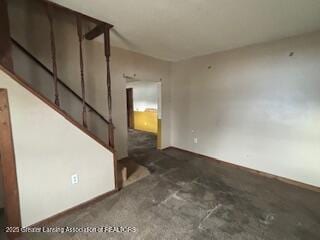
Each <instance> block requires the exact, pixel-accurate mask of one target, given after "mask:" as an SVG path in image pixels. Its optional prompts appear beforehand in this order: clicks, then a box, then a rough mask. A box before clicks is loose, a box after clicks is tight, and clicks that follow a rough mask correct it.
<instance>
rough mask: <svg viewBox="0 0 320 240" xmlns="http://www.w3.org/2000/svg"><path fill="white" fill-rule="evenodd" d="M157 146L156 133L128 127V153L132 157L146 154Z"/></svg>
mask: <svg viewBox="0 0 320 240" xmlns="http://www.w3.org/2000/svg"><path fill="white" fill-rule="evenodd" d="M156 148H157V135H156V134H154V133H149V132H143V131H139V130H134V129H129V131H128V154H129V156H132V157H137V158H138V157H139V156H140V155H146V154H147V153H149V152H150V151H153V150H156Z"/></svg>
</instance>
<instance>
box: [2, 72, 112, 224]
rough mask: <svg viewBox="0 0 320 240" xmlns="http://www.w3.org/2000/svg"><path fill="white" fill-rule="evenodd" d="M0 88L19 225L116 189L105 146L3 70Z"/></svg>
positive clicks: (110, 159)
mask: <svg viewBox="0 0 320 240" xmlns="http://www.w3.org/2000/svg"><path fill="white" fill-rule="evenodd" d="M0 88H5V89H7V90H8V95H9V106H10V115H11V123H12V133H13V142H14V148H15V157H16V166H17V178H18V187H19V195H20V209H21V218H22V225H23V226H24V227H25V226H28V225H31V224H34V223H36V222H38V221H41V220H44V219H46V218H48V217H51V216H53V215H55V214H57V213H60V212H62V211H64V210H66V209H69V208H71V207H74V206H76V205H79V204H81V203H83V202H86V201H88V200H90V199H92V198H94V197H97V196H99V195H101V194H104V193H106V192H109V191H112V190H114V189H115V180H114V161H113V154H112V153H111V152H110V151H109V150H107V149H106V148H104V147H103V146H102V145H100V144H98V143H97V142H96V141H95V140H93V139H92V138H90V137H89V136H88V135H87V134H85V133H84V132H82V131H81V130H80V129H79V128H77V127H75V126H74V125H73V124H71V123H70V122H69V121H67V120H66V119H65V118H64V117H63V116H62V115H61V114H59V113H57V112H56V111H55V110H53V109H52V108H50V107H48V105H46V104H45V103H44V102H43V101H41V100H40V99H38V98H37V97H35V96H34V95H32V94H31V93H30V92H29V91H27V90H26V89H25V88H23V87H22V86H21V85H19V84H18V83H17V82H15V81H14V80H13V79H12V78H11V77H9V76H8V75H7V74H5V73H4V72H3V71H0ZM73 174H78V176H79V183H78V184H76V185H72V184H71V176H72V175H73Z"/></svg>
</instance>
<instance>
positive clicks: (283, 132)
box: [171, 32, 320, 186]
mask: <svg viewBox="0 0 320 240" xmlns="http://www.w3.org/2000/svg"><path fill="white" fill-rule="evenodd" d="M290 55H292V56H290ZM319 76H320V32H317V33H313V34H309V35H304V36H300V37H295V38H289V39H284V40H281V41H276V42H270V43H265V44H259V45H254V46H250V47H246V48H241V49H236V50H232V51H227V52H222V53H217V54H212V55H208V56H202V57H197V58H193V59H190V60H186V61H181V62H178V63H176V64H173V66H172V93H171V94H172V143H173V145H174V146H176V147H179V148H183V149H187V150H190V151H193V152H196V153H200V154H204V155H208V156H211V157H215V158H218V159H220V160H223V161H227V162H230V163H234V164H237V165H241V166H245V167H248V168H252V169H256V170H260V171H264V172H267V173H271V174H275V175H278V176H282V177H286V178H289V179H293V180H297V181H300V182H304V183H307V184H312V185H315V186H320V177H319V173H320V161H319V159H320V147H319V142H320V128H319V122H320V94H319V90H320V81H319ZM195 138H196V139H195Z"/></svg>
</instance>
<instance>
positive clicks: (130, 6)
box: [51, 0, 320, 61]
mask: <svg viewBox="0 0 320 240" xmlns="http://www.w3.org/2000/svg"><path fill="white" fill-rule="evenodd" d="M51 1H53V2H56V3H59V4H61V5H64V6H66V7H69V8H72V9H75V10H77V11H80V12H83V13H85V14H88V15H91V16H93V17H96V18H98V19H101V20H103V21H107V22H109V23H111V24H113V25H114V26H115V28H114V32H113V34H112V45H113V46H117V47H120V48H125V49H129V50H132V51H136V52H139V53H143V54H146V55H150V56H153V57H157V58H160V59H164V60H170V61H177V60H181V59H186V58H190V57H193V56H198V55H204V54H209V53H213V52H218V51H223V50H227V49H232V48H238V47H241V46H246V45H250V44H254V43H260V42H266V41H271V40H276V39H282V38H285V37H289V36H294V35H299V34H302V33H306V32H312V31H316V30H320V0H125V1H124V0H51Z"/></svg>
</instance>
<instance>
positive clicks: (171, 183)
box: [28, 131, 320, 240]
mask: <svg viewBox="0 0 320 240" xmlns="http://www.w3.org/2000/svg"><path fill="white" fill-rule="evenodd" d="M147 135H148V134H145V133H142V132H136V131H134V132H131V133H130V138H132V139H134V141H131V143H130V155H131V156H132V157H134V159H135V160H136V161H137V162H139V163H140V164H143V165H144V166H146V167H147V168H149V169H150V170H151V172H152V174H151V175H149V176H148V177H146V178H144V179H142V180H140V181H138V182H136V183H133V184H132V185H130V186H128V187H126V188H124V189H122V190H121V191H120V192H118V193H117V194H114V195H113V196H111V197H108V198H106V199H104V200H102V201H101V202H99V203H96V204H95V205H92V206H90V207H88V208H87V209H83V210H80V211H77V212H75V213H73V214H71V215H69V216H67V217H64V218H62V219H60V220H59V221H57V222H55V223H54V224H53V226H61V227H62V226H77V227H88V226H89V227H98V226H106V225H109V226H131V227H136V229H137V232H136V233H68V234H63V235H59V234H41V235H40V234H30V235H28V236H29V237H30V239H39V240H46V239H52V240H53V239H54V240H57V239H77V240H79V239H101V240H102V239H103V240H105V239H141V240H144V239H146V240H152V239H160V240H163V239H164V240H174V239H181V240H188V239H195V240H200V239H212V240H223V239H235V240H236V239H243V240H277V239H279V240H298V239H300V240H318V239H320V193H316V192H312V191H309V190H304V189H300V188H297V187H295V186H292V185H288V184H285V183H282V182H279V181H277V180H274V179H269V178H265V177H262V176H257V175H253V174H251V173H248V172H246V171H244V170H240V169H237V168H234V167H231V166H226V165H223V164H219V163H217V162H214V161H209V160H207V159H203V158H201V157H197V156H195V155H192V154H189V153H185V152H182V151H179V150H175V149H167V150H164V151H159V150H156V149H155V145H154V143H153V142H152V143H151V142H150V141H149V140H148V139H149V138H151V139H153V138H154V136H151V135H148V136H147ZM141 143H142V144H141ZM143 143H145V145H144V144H143ZM142 145H144V146H142Z"/></svg>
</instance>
